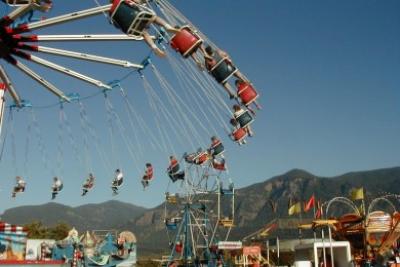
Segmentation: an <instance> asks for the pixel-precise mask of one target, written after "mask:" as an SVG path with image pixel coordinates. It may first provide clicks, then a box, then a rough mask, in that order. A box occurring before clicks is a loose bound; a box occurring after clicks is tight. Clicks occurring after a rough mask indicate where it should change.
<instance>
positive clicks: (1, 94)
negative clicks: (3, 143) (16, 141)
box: [0, 88, 6, 137]
mask: <svg viewBox="0 0 400 267" xmlns="http://www.w3.org/2000/svg"><path fill="white" fill-rule="evenodd" d="M5 92H6V90H5V88H4V89H3V88H0V137H1V130H2V129H3V121H4V107H5V103H6V100H5Z"/></svg>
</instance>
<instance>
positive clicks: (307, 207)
mask: <svg viewBox="0 0 400 267" xmlns="http://www.w3.org/2000/svg"><path fill="white" fill-rule="evenodd" d="M314 206H315V196H314V195H312V196H311V198H310V199H309V200H308V201H307V202H306V203H305V205H304V212H308V211H309V210H310V209H311V208H313V207H314Z"/></svg>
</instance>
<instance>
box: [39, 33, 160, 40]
mask: <svg viewBox="0 0 400 267" xmlns="http://www.w3.org/2000/svg"><path fill="white" fill-rule="evenodd" d="M153 38H154V37H153ZM37 40H38V41H46V42H56V41H142V40H143V38H142V37H137V36H129V35H126V34H69V35H68V34H65V35H38V36H37Z"/></svg>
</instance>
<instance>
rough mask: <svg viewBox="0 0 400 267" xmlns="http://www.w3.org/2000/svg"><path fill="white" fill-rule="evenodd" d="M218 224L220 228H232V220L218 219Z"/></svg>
mask: <svg viewBox="0 0 400 267" xmlns="http://www.w3.org/2000/svg"><path fill="white" fill-rule="evenodd" d="M218 224H219V225H220V226H222V227H226V228H230V227H233V226H234V225H233V220H231V219H228V218H225V219H220V220H219V221H218Z"/></svg>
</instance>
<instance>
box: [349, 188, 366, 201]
mask: <svg viewBox="0 0 400 267" xmlns="http://www.w3.org/2000/svg"><path fill="white" fill-rule="evenodd" d="M350 198H351V200H361V199H364V188H362V187H361V188H355V189H353V190H351V192H350Z"/></svg>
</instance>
